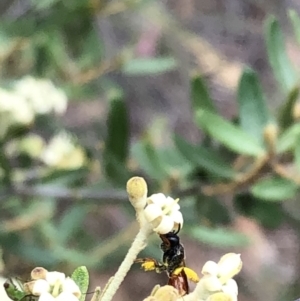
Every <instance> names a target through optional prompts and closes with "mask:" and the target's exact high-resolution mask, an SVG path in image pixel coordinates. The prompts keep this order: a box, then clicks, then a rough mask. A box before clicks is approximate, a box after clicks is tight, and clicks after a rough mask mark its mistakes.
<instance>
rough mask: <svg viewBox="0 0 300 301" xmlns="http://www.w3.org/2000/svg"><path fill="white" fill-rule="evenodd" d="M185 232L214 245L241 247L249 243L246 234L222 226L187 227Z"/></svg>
mask: <svg viewBox="0 0 300 301" xmlns="http://www.w3.org/2000/svg"><path fill="white" fill-rule="evenodd" d="M185 233H186V234H187V235H189V236H191V237H192V238H195V239H197V240H198V241H200V242H202V243H205V244H208V245H210V246H214V247H220V248H224V247H243V246H246V245H248V244H249V239H248V238H247V236H246V235H244V234H242V233H238V232H235V231H232V230H226V229H224V228H208V227H204V226H197V227H191V228H189V229H188V230H187V231H186V232H185Z"/></svg>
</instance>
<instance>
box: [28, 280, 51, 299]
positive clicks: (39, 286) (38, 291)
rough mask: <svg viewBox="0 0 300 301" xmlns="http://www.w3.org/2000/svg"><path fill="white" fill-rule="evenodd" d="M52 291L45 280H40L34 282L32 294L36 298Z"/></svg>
mask: <svg viewBox="0 0 300 301" xmlns="http://www.w3.org/2000/svg"><path fill="white" fill-rule="evenodd" d="M49 291H50V284H49V283H48V282H47V281H46V280H44V279H38V280H36V281H35V282H34V284H33V287H32V294H33V295H35V296H40V295H42V294H43V293H47V292H49Z"/></svg>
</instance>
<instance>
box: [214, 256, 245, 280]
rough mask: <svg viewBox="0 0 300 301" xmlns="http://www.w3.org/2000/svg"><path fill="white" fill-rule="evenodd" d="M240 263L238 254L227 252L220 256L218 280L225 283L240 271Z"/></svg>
mask: <svg viewBox="0 0 300 301" xmlns="http://www.w3.org/2000/svg"><path fill="white" fill-rule="evenodd" d="M242 265H243V263H242V260H241V255H240V254H235V253H228V254H225V255H224V256H222V257H221V259H220V261H219V262H218V266H219V277H220V281H221V282H222V283H223V284H224V283H226V282H227V281H228V280H229V279H230V278H232V277H234V276H235V275H237V274H238V273H239V272H240V271H241V269H242Z"/></svg>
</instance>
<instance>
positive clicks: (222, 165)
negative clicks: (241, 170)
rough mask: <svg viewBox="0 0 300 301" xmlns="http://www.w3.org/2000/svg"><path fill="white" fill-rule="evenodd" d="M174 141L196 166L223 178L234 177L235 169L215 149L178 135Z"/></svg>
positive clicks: (184, 155)
mask: <svg viewBox="0 0 300 301" xmlns="http://www.w3.org/2000/svg"><path fill="white" fill-rule="evenodd" d="M174 143H175V146H176V147H177V149H178V150H179V152H180V153H181V154H182V156H183V157H184V158H185V159H186V160H188V161H189V162H191V163H192V164H193V166H194V167H202V168H204V169H206V170H207V171H208V172H210V173H212V174H214V175H217V176H220V177H223V178H234V176H235V171H234V170H233V169H232V168H231V166H230V165H229V164H227V163H226V162H224V161H223V160H222V158H221V156H220V155H219V154H218V153H216V152H214V150H212V149H208V148H205V147H202V146H196V145H192V144H190V143H188V142H187V141H185V140H184V139H183V138H181V137H179V136H176V135H175V136H174Z"/></svg>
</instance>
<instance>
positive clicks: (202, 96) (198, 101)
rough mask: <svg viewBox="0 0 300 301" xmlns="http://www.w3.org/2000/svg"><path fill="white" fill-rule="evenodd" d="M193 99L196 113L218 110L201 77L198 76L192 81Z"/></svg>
mask: <svg viewBox="0 0 300 301" xmlns="http://www.w3.org/2000/svg"><path fill="white" fill-rule="evenodd" d="M191 98H192V105H193V109H194V111H195V112H197V110H198V109H205V110H208V111H211V112H216V108H215V106H214V104H213V101H212V99H211V98H210V95H209V92H208V89H207V86H206V85H205V82H204V80H203V78H202V77H201V75H196V76H194V77H193V78H192V79H191Z"/></svg>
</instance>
